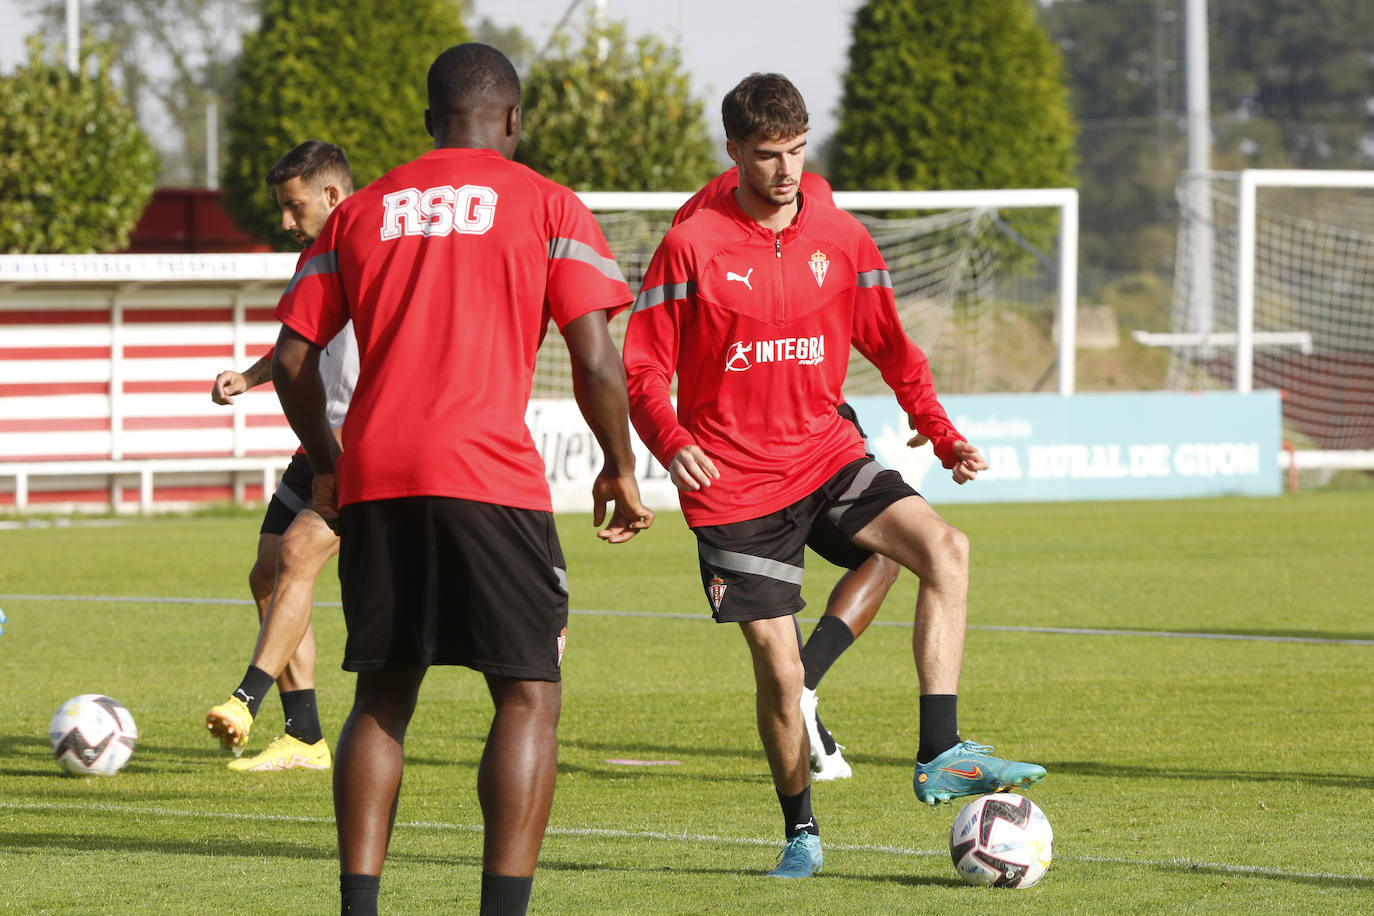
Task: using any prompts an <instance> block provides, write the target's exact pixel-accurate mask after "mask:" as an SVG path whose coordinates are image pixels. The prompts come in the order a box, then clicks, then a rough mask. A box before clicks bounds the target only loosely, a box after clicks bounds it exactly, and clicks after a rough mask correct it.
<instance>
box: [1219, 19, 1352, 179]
mask: <svg viewBox="0 0 1374 916" xmlns="http://www.w3.org/2000/svg"><path fill="white" fill-rule="evenodd" d="M1208 14H1209V15H1208V19H1209V28H1210V31H1211V35H1210V44H1209V46H1210V50H1211V65H1212V71H1213V73H1214V74H1215V76H1214V77H1213V79H1212V97H1213V100H1214V104H1215V105H1216V108H1217V110H1218V112H1219V113H1221V114H1222V115H1223V118H1224V120H1225V123H1224V124H1223V125H1222V129H1221V130H1218V134H1219V135H1220V136H1221V139H1222V140H1223V141H1224V142H1227V144H1228V146H1227V147H1223V151H1229V150H1237V151H1240V152H1242V153H1243V154H1244V155H1245V157H1246V160H1247V161H1246V162H1245V164H1246V165H1259V164H1261V161H1263V162H1264V164H1268V163H1274V164H1276V165H1287V166H1288V167H1292V168H1328V169H1329V168H1352V167H1360V168H1367V167H1369V166H1370V165H1374V110H1372V109H1371V104H1374V53H1371V48H1372V46H1371V39H1370V36H1371V35H1374V4H1371V3H1369V2H1368V0H1212V2H1211V3H1210V5H1209V8H1208ZM1275 141H1277V142H1275Z"/></svg>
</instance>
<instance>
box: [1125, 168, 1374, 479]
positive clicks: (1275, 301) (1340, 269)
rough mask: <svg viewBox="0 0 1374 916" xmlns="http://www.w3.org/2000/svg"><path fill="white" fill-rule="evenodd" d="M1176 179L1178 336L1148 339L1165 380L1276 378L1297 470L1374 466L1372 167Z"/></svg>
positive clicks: (1257, 381)
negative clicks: (1160, 353)
mask: <svg viewBox="0 0 1374 916" xmlns="http://www.w3.org/2000/svg"><path fill="white" fill-rule="evenodd" d="M1178 188H1179V192H1178V198H1179V202H1180V206H1181V210H1182V222H1181V225H1180V230H1179V240H1178V258H1177V261H1176V271H1175V296H1174V316H1173V333H1171V334H1167V335H1162V334H1161V335H1145V337H1146V338H1149V339H1146V340H1145V342H1147V343H1157V344H1159V345H1163V346H1168V347H1169V348H1170V350H1171V359H1170V370H1169V386H1170V387H1172V388H1232V389H1234V390H1235V391H1237V392H1241V393H1248V392H1250V391H1253V390H1254V389H1256V388H1257V387H1258V388H1277V389H1279V390H1280V391H1281V392H1282V393H1283V414H1284V432H1285V438H1286V439H1288V440H1290V443H1293V445H1292V448H1291V449H1290V451H1289V455H1290V456H1291V457H1289V458H1287V459H1286V460H1287V462H1288V463H1289V465H1290V466H1291V467H1294V468H1298V469H1304V470H1309V469H1310V470H1313V471H1318V472H1320V471H1323V470H1324V471H1325V476H1326V477H1329V476H1330V473H1333V472H1334V471H1335V470H1338V469H1346V468H1362V469H1374V172H1361V171H1346V170H1301V169H1246V170H1243V171H1240V172H1205V173H1196V172H1194V173H1186V174H1185V175H1183V176H1182V177H1181V179H1180V181H1179V186H1178ZM1201 204H1205V205H1206V206H1205V207H1204V206H1201ZM1205 217H1210V218H1205ZM1204 243H1205V244H1204ZM1203 252H1208V254H1209V255H1210V256H1208V257H1207V263H1206V264H1199V263H1198V262H1199V260H1200V259H1201V258H1203V257H1204V254H1202V253H1203ZM1199 268H1205V269H1199ZM1213 303H1215V306H1213ZM1228 306H1229V307H1228ZM1138 339H1143V338H1139V336H1138ZM1321 479H1322V474H1320V473H1316V474H1312V475H1309V476H1308V480H1309V482H1319V481H1320V480H1321Z"/></svg>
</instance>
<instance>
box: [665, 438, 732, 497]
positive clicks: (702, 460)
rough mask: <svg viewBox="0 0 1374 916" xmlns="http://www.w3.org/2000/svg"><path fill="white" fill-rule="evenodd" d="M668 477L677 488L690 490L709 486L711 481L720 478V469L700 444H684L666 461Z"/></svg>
mask: <svg viewBox="0 0 1374 916" xmlns="http://www.w3.org/2000/svg"><path fill="white" fill-rule="evenodd" d="M668 478H669V479H670V480H672V482H673V486H675V487H677V488H678V489H679V490H687V491H689V492H690V491H693V490H700V489H701V488H702V487H709V486H710V485H711V481H713V480H717V479H719V478H720V471H718V470H716V465H715V462H713V461H712V460H711V456H710V455H707V454H706V453H705V452H704V451H702V450H701V446H699V445H684V446H683V447H682V448H680V449H678V451H677V454H676V455H674V456H673V460H672V461H671V462H669V463H668Z"/></svg>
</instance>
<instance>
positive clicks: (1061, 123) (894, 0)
mask: <svg viewBox="0 0 1374 916" xmlns="http://www.w3.org/2000/svg"><path fill="white" fill-rule="evenodd" d="M1074 134H1075V126H1074V120H1073V117H1072V115H1071V114H1070V111H1069V107H1068V100H1067V91H1066V89H1065V87H1064V85H1063V83H1062V82H1061V80H1060V60H1059V54H1058V52H1057V51H1056V50H1055V48H1054V47H1053V46H1052V45H1051V44H1050V41H1049V38H1048V36H1047V35H1046V34H1045V33H1044V31H1042V30H1041V29H1040V27H1039V26H1038V25H1037V24H1036V21H1035V14H1034V12H1033V10H1032V8H1031V5H1030V4H1029V3H1028V2H1027V0H868V2H866V3H864V4H863V6H861V7H860V8H859V10H858V11H857V12H856V13H855V14H854V20H853V28H852V43H851V45H850V49H849V69H848V71H847V72H846V73H845V76H844V88H843V92H842V95H841V100H840V122H839V129H838V132H837V135H836V138H835V145H834V151H833V154H832V155H833V161H832V163H831V181H832V182H833V183H834V184H835V186H836V187H838V188H863V189H871V190H897V189H913V190H949V189H960V188H1034V187H1064V186H1066V185H1070V184H1072V183H1073V167H1074V156H1073V144H1074Z"/></svg>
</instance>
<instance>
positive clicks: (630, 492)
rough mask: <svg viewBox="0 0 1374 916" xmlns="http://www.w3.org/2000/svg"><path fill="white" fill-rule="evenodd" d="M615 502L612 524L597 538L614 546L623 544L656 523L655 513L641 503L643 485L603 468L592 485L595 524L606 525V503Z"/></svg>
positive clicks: (630, 475)
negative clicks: (640, 486)
mask: <svg viewBox="0 0 1374 916" xmlns="http://www.w3.org/2000/svg"><path fill="white" fill-rule="evenodd" d="M608 502H613V503H614V504H615V509H614V510H613V511H612V512H611V520H610V521H609V522H607V523H606V527H605V528H601V530H600V531H598V532H597V533H596V536H597V537H599V538H601V540H603V541H606V542H608V543H611V544H623V543H624V542H626V541H628V540H629V539H630V538H632V537H634V536H635V535H636V534H639V532H641V531H643V530H644V529H646V528H648V527H649V526H650V525H652V524H653V523H654V513H653V511H652V510H651V509H649V507H648V506H646V505H644V503H643V502H641V501H640V499H639V483H638V482H637V481H636V480H635V478H634V475H633V474H628V475H624V476H621V475H618V474H613V473H611V472H610V471H608V470H606V469H605V468H602V470H601V473H600V474H598V475H597V476H596V480H595V481H593V483H592V523H593V524H595V525H596V526H597V527H598V528H600V527H601V523H602V522H605V521H606V503H608Z"/></svg>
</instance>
